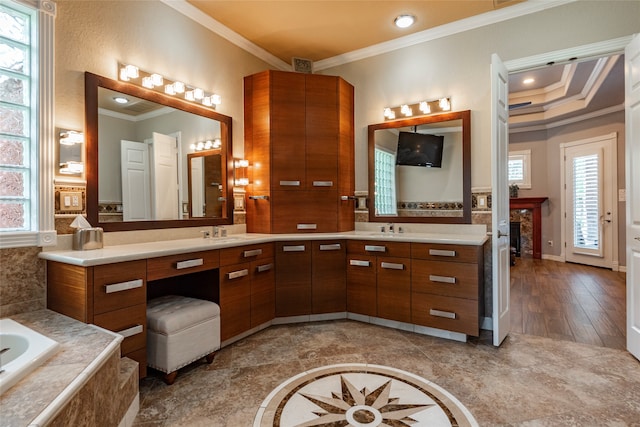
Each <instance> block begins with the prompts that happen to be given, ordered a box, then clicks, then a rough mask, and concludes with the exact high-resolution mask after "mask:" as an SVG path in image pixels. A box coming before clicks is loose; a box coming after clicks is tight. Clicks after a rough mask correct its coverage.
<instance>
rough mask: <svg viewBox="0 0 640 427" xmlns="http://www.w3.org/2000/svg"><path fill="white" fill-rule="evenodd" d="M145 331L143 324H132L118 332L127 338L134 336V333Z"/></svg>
mask: <svg viewBox="0 0 640 427" xmlns="http://www.w3.org/2000/svg"><path fill="white" fill-rule="evenodd" d="M142 331H143V328H142V325H136V326H132V327H130V328H127V329H123V330H121V331H118V332H116V334H119V335H122V336H123V337H125V338H129V337H132V336H134V335H138V334H141V333H142Z"/></svg>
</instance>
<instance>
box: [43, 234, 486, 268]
mask: <svg viewBox="0 0 640 427" xmlns="http://www.w3.org/2000/svg"><path fill="white" fill-rule="evenodd" d="M331 239H348V240H374V241H388V242H417V243H439V244H454V245H470V246H481V245H483V244H484V243H485V242H486V241H487V240H488V237H487V235H486V234H450V233H447V234H444V233H442V234H440V233H382V232H372V231H347V232H342V233H308V234H254V233H246V234H231V235H229V236H227V237H214V238H210V239H203V238H191V239H179V240H164V241H157V242H146V243H133V244H126V245H115V246H105V247H104V248H102V249H94V250H88V251H74V250H66V251H47V252H40V254H39V257H40V258H43V259H46V260H49V261H58V262H62V263H66V264H72V265H79V266H84V267H90V266H94V265H101V264H112V263H116V262H124V261H133V260H138V259H146V258H155V257H161V256H166V255H176V254H182V253H189V252H198V251H204V250H210V249H222V248H227V247H235V246H244V245H251V244H255V243H266V242H278V241H302V240H331Z"/></svg>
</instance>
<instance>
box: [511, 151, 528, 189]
mask: <svg viewBox="0 0 640 427" xmlns="http://www.w3.org/2000/svg"><path fill="white" fill-rule="evenodd" d="M508 168H509V170H508V176H509V185H511V184H516V185H517V186H518V188H531V150H522V151H509V163H508Z"/></svg>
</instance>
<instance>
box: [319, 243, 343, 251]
mask: <svg viewBox="0 0 640 427" xmlns="http://www.w3.org/2000/svg"><path fill="white" fill-rule="evenodd" d="M340 249H342V245H341V244H340V243H332V244H330V245H320V250H321V251H339V250H340Z"/></svg>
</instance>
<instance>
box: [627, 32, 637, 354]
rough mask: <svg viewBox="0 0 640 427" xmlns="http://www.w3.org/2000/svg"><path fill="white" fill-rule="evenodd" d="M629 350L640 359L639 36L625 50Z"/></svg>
mask: <svg viewBox="0 0 640 427" xmlns="http://www.w3.org/2000/svg"><path fill="white" fill-rule="evenodd" d="M624 60H625V111H626V116H625V122H626V123H625V134H626V180H627V183H626V191H627V349H628V350H629V352H631V354H633V355H634V356H635V357H636V358H638V359H640V35H637V36H635V37H634V39H633V41H632V42H631V43H629V45H628V46H627V48H626V49H625V59H624Z"/></svg>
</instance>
